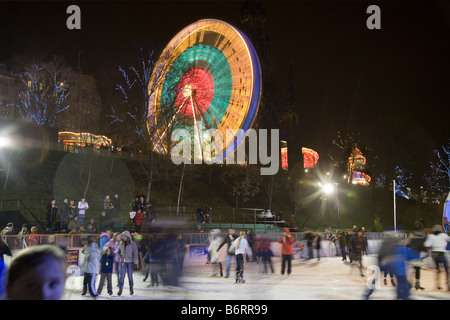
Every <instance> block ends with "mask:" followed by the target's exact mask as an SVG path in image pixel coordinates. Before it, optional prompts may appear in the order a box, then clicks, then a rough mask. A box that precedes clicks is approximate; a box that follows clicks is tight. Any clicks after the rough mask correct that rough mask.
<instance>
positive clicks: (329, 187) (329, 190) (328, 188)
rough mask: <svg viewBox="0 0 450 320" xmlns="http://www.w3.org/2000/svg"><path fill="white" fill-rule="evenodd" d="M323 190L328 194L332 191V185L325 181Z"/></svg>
mask: <svg viewBox="0 0 450 320" xmlns="http://www.w3.org/2000/svg"><path fill="white" fill-rule="evenodd" d="M323 191H324V192H325V193H327V194H330V193H332V192H333V185H332V184H330V183H327V184H326V185H324V186H323Z"/></svg>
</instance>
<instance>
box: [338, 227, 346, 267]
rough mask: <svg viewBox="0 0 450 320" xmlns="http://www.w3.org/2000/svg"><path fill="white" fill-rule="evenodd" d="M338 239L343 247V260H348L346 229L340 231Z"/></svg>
mask: <svg viewBox="0 0 450 320" xmlns="http://www.w3.org/2000/svg"><path fill="white" fill-rule="evenodd" d="M338 241H339V247H340V248H341V255H342V261H347V238H346V235H345V231H344V232H342V233H339V237H338Z"/></svg>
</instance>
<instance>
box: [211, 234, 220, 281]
mask: <svg viewBox="0 0 450 320" xmlns="http://www.w3.org/2000/svg"><path fill="white" fill-rule="evenodd" d="M222 241H223V239H222V237H220V229H214V230H212V231H211V233H210V237H209V247H208V254H209V262H210V263H211V265H212V266H213V276H216V275H217V271H219V273H220V276H221V277H222V276H223V269H222V262H221V261H220V259H219V246H220V244H221V243H222Z"/></svg>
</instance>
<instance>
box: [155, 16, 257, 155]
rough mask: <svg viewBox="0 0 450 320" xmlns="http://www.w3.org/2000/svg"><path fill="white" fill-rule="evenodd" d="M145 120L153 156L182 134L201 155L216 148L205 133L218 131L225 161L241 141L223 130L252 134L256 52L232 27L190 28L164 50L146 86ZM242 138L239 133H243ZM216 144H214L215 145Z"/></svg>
mask: <svg viewBox="0 0 450 320" xmlns="http://www.w3.org/2000/svg"><path fill="white" fill-rule="evenodd" d="M149 95H150V98H149V110H148V111H149V112H148V114H149V118H148V122H147V125H148V127H149V130H150V128H156V130H153V145H154V150H158V151H159V152H163V153H168V152H169V150H170V148H171V146H172V145H171V143H172V144H173V142H171V137H170V136H171V134H172V133H173V132H174V131H175V130H176V129H186V130H188V131H189V132H190V133H191V135H192V138H191V141H193V143H194V144H197V145H198V147H200V148H201V150H204V148H205V147H207V145H208V144H212V143H214V142H212V141H211V139H205V138H204V131H205V130H210V129H212V130H219V131H220V133H221V134H222V137H223V141H222V145H221V146H215V147H217V148H221V150H222V154H223V158H225V157H226V155H227V153H229V152H232V150H234V149H235V148H236V146H237V145H239V143H240V142H241V141H242V140H243V137H244V135H242V134H241V135H238V136H235V137H232V138H230V137H227V134H226V130H227V129H232V130H237V129H242V130H243V131H244V132H245V131H246V130H247V129H249V128H251V127H252V125H253V122H254V120H255V117H256V114H257V111H258V106H259V101H260V95H261V69H260V65H259V61H258V57H257V54H256V51H255V49H254V47H253V45H252V44H251V42H250V40H249V39H248V38H247V36H246V35H245V34H244V33H242V32H241V31H240V30H238V29H237V28H236V27H234V26H232V25H230V24H228V23H226V22H223V21H220V20H214V19H204V20H199V21H197V22H194V23H192V24H190V25H189V26H187V27H186V28H184V29H183V30H181V31H180V32H179V33H178V34H177V35H176V36H175V37H174V38H173V39H172V40H171V41H170V42H169V44H168V45H167V46H166V48H165V49H164V51H163V52H162V54H161V56H160V57H159V60H158V62H157V63H156V65H155V68H154V70H153V74H152V77H151V79H150V82H149ZM241 132H242V131H241ZM215 143H216V144H217V142H215Z"/></svg>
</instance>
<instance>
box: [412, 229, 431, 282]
mask: <svg viewBox="0 0 450 320" xmlns="http://www.w3.org/2000/svg"><path fill="white" fill-rule="evenodd" d="M424 242H425V233H424V232H423V231H416V232H414V234H413V235H412V237H411V238H410V239H409V244H408V246H407V247H408V250H409V251H410V254H411V255H412V256H413V257H414V258H413V259H411V261H409V264H410V265H411V266H413V267H414V270H415V280H416V281H415V282H416V283H415V289H416V290H419V289H420V290H425V288H424V287H422V286H420V269H421V267H422V265H423V259H424V258H425V257H426V256H427V255H426V254H425V252H426V249H425V246H424V245H423V244H424Z"/></svg>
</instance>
